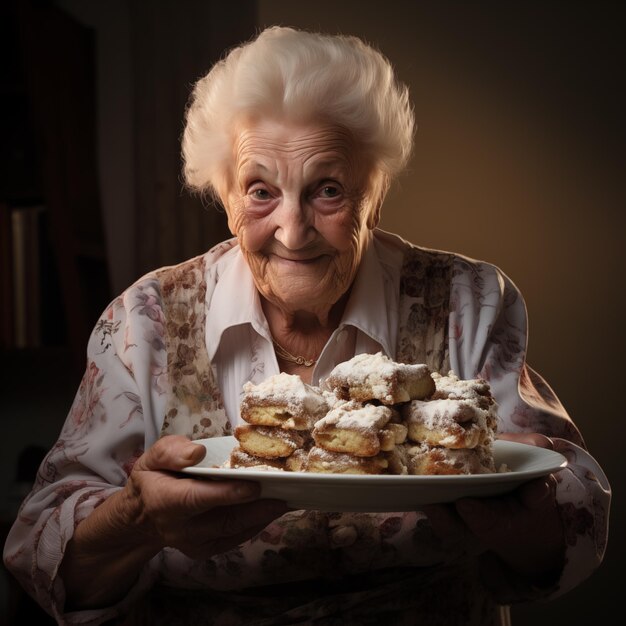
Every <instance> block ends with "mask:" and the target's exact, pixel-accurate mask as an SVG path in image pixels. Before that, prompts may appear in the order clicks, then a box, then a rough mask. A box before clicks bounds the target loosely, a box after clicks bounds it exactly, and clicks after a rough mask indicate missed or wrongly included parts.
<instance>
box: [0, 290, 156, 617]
mask: <svg viewBox="0 0 626 626" xmlns="http://www.w3.org/2000/svg"><path fill="white" fill-rule="evenodd" d="M158 295H159V294H158V285H157V283H156V282H155V281H154V282H151V281H148V282H146V283H142V284H138V285H136V286H135V287H133V288H131V289H129V290H128V291H127V292H125V293H124V294H123V295H122V296H120V297H119V298H117V299H116V300H115V301H113V302H112V303H111V305H109V307H108V308H107V309H106V311H105V312H104V313H103V315H102V317H101V318H100V319H99V321H98V322H97V324H96V326H95V328H94V330H93V332H92V334H91V337H90V340H89V343H88V348H87V363H86V369H85V373H84V376H83V379H82V382H81V383H80V387H79V389H78V391H77V394H76V397H75V399H74V402H73V404H72V406H71V409H70V411H69V414H68V416H67V418H66V421H65V424H64V425H63V428H62V430H61V432H60V435H59V439H58V440H57V442H56V443H55V444H54V446H53V447H52V449H51V450H50V452H49V453H48V455H47V456H46V458H45V459H44V461H43V462H42V464H41V467H40V468H39V472H38V475H37V478H36V481H35V485H34V487H33V489H32V491H31V493H30V494H29V495H28V496H27V498H26V499H25V501H24V502H23V503H22V506H21V508H20V511H19V513H18V516H17V519H16V520H15V522H14V524H13V527H12V529H11V531H10V533H9V536H8V538H7V541H6V544H5V549H4V560H5V564H6V566H7V568H8V570H9V571H10V572H11V573H12V574H13V575H14V576H15V577H16V578H17V579H18V581H19V582H20V583H21V585H22V586H23V587H24V588H25V589H26V591H27V592H28V593H29V594H30V595H32V596H33V598H34V599H35V600H36V601H37V602H38V603H39V604H40V605H41V606H42V607H43V608H44V609H45V610H46V611H47V612H48V613H50V614H51V615H52V616H53V617H54V618H55V619H56V620H57V621H58V622H59V623H60V624H99V623H102V622H103V621H106V620H107V619H110V618H111V617H114V616H115V615H117V614H119V613H120V612H121V611H122V610H123V608H124V605H126V604H127V603H129V602H131V601H132V596H133V594H135V595H136V594H137V593H139V592H140V591H141V589H142V588H143V587H145V586H147V584H148V582H147V579H148V578H149V571H148V570H149V568H146V576H145V577H144V576H142V579H140V581H139V583H138V585H137V586H136V588H135V589H133V590H132V591H131V593H130V594H129V597H128V598H127V599H125V600H124V601H122V602H121V603H120V604H119V605H117V606H115V607H111V608H110V609H108V610H103V611H81V612H74V613H67V614H66V613H64V602H65V593H64V587H63V581H62V580H61V578H60V576H59V575H58V571H59V566H60V564H61V561H62V559H63V555H64V551H65V547H66V545H67V544H68V542H69V541H70V539H71V538H72V535H73V533H74V529H75V527H76V526H77V524H78V523H79V522H80V521H81V520H83V519H84V518H86V517H87V516H88V515H89V514H90V513H91V512H92V511H93V510H94V509H95V507H97V506H98V505H99V504H101V503H102V502H103V501H104V500H105V499H106V498H108V497H109V496H110V495H111V494H112V493H114V492H115V491H116V490H119V489H121V488H122V486H123V485H124V484H125V482H126V480H127V477H128V475H129V473H130V471H131V469H132V466H133V464H134V461H135V460H136V459H137V457H138V456H139V455H141V453H142V452H143V450H144V448H145V447H146V438H147V437H148V438H149V437H150V436H153V435H150V432H149V431H150V428H147V424H149V423H150V422H151V421H152V415H151V412H152V411H153V409H154V406H153V405H154V398H155V397H158V395H159V391H160V383H161V376H162V373H163V372H164V371H165V367H164V364H163V361H164V359H165V356H164V355H165V351H164V345H163V341H162V336H163V324H162V323H163V315H162V310H161V307H160V305H159V301H160V300H159V297H158Z"/></svg>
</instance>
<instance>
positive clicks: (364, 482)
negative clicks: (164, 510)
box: [183, 437, 567, 512]
mask: <svg viewBox="0 0 626 626" xmlns="http://www.w3.org/2000/svg"><path fill="white" fill-rule="evenodd" d="M195 443H198V444H202V445H203V446H204V447H205V448H206V450H207V453H206V456H205V458H204V459H203V460H202V461H201V462H200V463H199V464H198V465H194V466H191V467H187V468H185V469H184V470H183V471H184V473H186V474H191V475H193V476H199V477H202V478H209V479H213V480H220V479H233V478H234V479H243V480H255V481H258V482H260V483H261V497H263V498H277V499H279V500H285V501H286V502H287V504H288V505H289V506H290V507H292V508H294V509H314V510H319V511H369V512H385V511H411V510H414V509H416V508H417V507H419V506H420V505H424V504H435V503H440V502H453V501H454V500H458V499H459V498H465V497H485V496H493V495H498V494H503V493H506V492H508V491H511V490H513V489H515V487H518V486H519V485H521V484H522V483H524V482H526V481H528V480H531V479H532V478H536V477H539V476H545V475H546V474H550V473H552V472H556V471H558V470H561V469H563V468H564V467H565V466H566V465H567V460H566V458H565V457H564V456H563V455H562V454H559V453H558V452H553V451H552V450H545V449H544V448H537V447H536V446H530V445H526V444H522V443H515V442H512V441H500V440H498V441H496V442H495V445H494V457H495V461H496V466H500V465H501V464H502V463H505V464H506V465H507V466H508V468H509V469H510V471H508V472H501V473H497V474H473V475H462V476H395V475H394V476H391V475H376V476H363V475H354V474H314V473H305V472H283V471H263V470H255V469H253V468H249V469H225V468H220V467H216V466H219V465H221V464H222V463H224V461H226V460H227V459H228V456H229V454H230V451H231V449H232V448H233V446H235V445H236V439H235V438H234V437H216V438H213V439H198V440H197V441H196V442H195Z"/></svg>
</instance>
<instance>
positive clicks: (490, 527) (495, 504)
mask: <svg viewBox="0 0 626 626" xmlns="http://www.w3.org/2000/svg"><path fill="white" fill-rule="evenodd" d="M513 504H514V503H513V502H511V501H510V500H509V498H463V499H462V500H458V501H457V502H456V510H457V511H458V513H459V515H460V517H461V519H462V520H463V521H464V522H465V524H466V525H467V527H468V528H469V530H470V531H471V532H472V534H474V535H475V536H476V537H477V538H478V539H480V540H481V541H483V542H485V543H486V544H487V545H489V543H490V539H491V538H493V537H494V535H496V534H498V535H500V534H503V533H504V534H506V533H508V532H509V527H510V521H511V519H512V518H511V515H512V509H513V506H512V505H513Z"/></svg>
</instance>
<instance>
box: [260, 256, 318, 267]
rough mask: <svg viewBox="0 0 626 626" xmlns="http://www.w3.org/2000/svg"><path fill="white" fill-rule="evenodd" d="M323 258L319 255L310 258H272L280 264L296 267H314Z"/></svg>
mask: <svg viewBox="0 0 626 626" xmlns="http://www.w3.org/2000/svg"><path fill="white" fill-rule="evenodd" d="M323 256H325V255H322V254H317V255H315V256H309V257H298V256H284V255H279V254H273V255H272V257H273V258H274V259H276V260H277V261H278V262H279V263H286V264H294V265H312V264H313V263H316V262H317V261H319V260H320V259H321V258H322V257H323Z"/></svg>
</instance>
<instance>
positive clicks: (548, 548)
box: [424, 433, 565, 592]
mask: <svg viewBox="0 0 626 626" xmlns="http://www.w3.org/2000/svg"><path fill="white" fill-rule="evenodd" d="M500 438H501V439H506V440H508V441H516V442H518V443H526V444H530V445H535V446H539V447H542V448H550V449H551V448H552V441H551V440H550V439H549V438H548V437H546V436H544V435H541V434H539V433H521V434H513V433H506V434H502V435H501V436H500ZM424 511H425V512H426V513H427V514H428V516H429V518H430V520H431V524H432V526H433V530H434V531H435V533H436V534H437V535H439V536H440V537H441V539H442V541H444V543H446V542H450V541H453V542H458V541H463V542H465V547H466V548H467V549H468V550H469V551H470V552H473V553H475V554H482V555H483V557H484V558H482V559H481V560H482V563H483V575H484V576H485V579H486V580H485V582H486V583H487V584H488V585H489V587H491V588H492V589H493V590H494V591H496V592H497V591H498V589H497V588H498V587H502V586H503V584H506V583H505V580H503V577H502V575H501V574H502V564H504V565H505V566H507V567H508V568H509V569H510V570H512V571H513V572H514V573H515V574H517V575H518V576H519V577H521V578H523V579H525V580H526V581H528V583H529V584H531V585H533V584H535V585H542V584H544V583H545V582H547V581H550V582H552V581H553V580H554V579H555V578H556V575H557V574H558V572H560V570H561V568H562V567H563V564H564V554H565V535H564V530H563V525H562V522H561V518H560V515H559V511H558V508H557V504H556V480H555V478H554V476H553V475H551V474H550V475H547V476H543V477H541V478H538V479H535V480H532V481H530V482H527V483H525V484H524V485H522V486H521V487H519V488H518V489H516V490H515V491H513V492H511V493H509V494H506V495H503V496H499V497H492V498H463V499H461V500H458V501H457V502H456V503H455V504H454V505H450V506H445V505H444V506H439V505H432V506H428V507H425V508H424ZM494 557H495V558H494Z"/></svg>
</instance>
